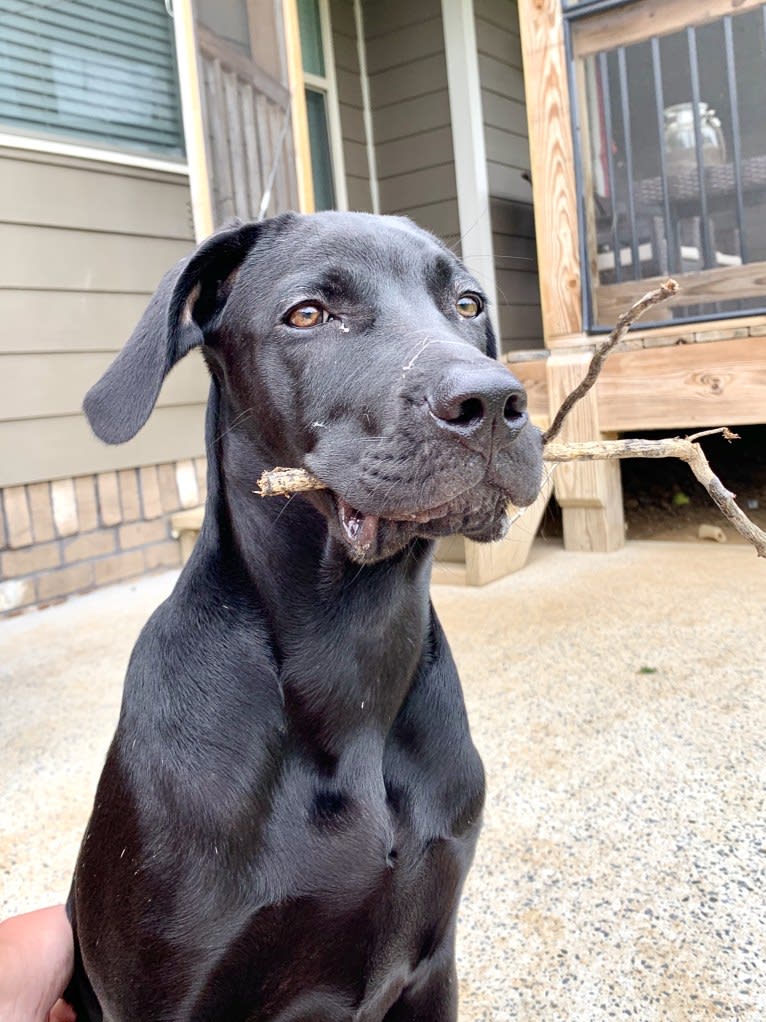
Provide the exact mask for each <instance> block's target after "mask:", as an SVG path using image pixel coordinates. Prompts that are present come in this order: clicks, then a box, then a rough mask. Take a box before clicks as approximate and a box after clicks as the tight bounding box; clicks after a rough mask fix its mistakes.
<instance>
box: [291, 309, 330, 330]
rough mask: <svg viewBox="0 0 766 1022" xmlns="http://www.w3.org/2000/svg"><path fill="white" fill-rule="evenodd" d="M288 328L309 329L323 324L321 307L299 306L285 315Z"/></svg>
mask: <svg viewBox="0 0 766 1022" xmlns="http://www.w3.org/2000/svg"><path fill="white" fill-rule="evenodd" d="M287 322H288V323H289V324H290V326H297V327H309V326H317V325H318V324H319V323H324V322H325V310H324V309H323V308H322V306H321V305H299V306H298V308H297V309H293V311H292V312H289V313H288V314H287Z"/></svg>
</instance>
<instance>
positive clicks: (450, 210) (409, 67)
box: [364, 0, 460, 244]
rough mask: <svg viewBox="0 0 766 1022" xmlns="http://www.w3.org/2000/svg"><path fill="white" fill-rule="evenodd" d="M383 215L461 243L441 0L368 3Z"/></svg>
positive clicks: (369, 63) (366, 23) (369, 54)
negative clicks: (411, 222)
mask: <svg viewBox="0 0 766 1022" xmlns="http://www.w3.org/2000/svg"><path fill="white" fill-rule="evenodd" d="M364 29H365V37H366V38H365V42H366V55H367V72H368V77H369V85H370V102H371V107H372V122H373V137H374V141H375V158H376V162H377V170H378V189H379V194H380V209H381V212H382V213H399V214H406V215H407V216H410V217H412V218H413V220H415V221H416V222H417V223H419V224H420V225H421V226H422V227H425V228H426V229H428V230H430V231H433V232H434V233H435V234H437V235H438V236H439V237H441V238H443V239H444V240H445V241H446V242H447V243H448V244H455V243H456V242H457V241H458V240H459V236H460V227H459V219H458V207H457V186H456V183H455V168H454V155H453V150H452V129H451V126H450V105H449V93H448V88H447V66H446V60H445V55H444V33H443V29H442V17H441V5H440V3H439V0H423V2H422V3H418V4H413V3H412V2H410V0H393V2H384V0H372V2H368V3H365V5H364Z"/></svg>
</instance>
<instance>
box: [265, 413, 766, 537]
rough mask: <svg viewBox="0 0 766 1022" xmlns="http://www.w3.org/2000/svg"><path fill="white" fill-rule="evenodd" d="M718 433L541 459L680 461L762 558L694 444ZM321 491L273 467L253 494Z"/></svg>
mask: <svg viewBox="0 0 766 1022" xmlns="http://www.w3.org/2000/svg"><path fill="white" fill-rule="evenodd" d="M713 434H719V435H721V436H723V437H724V438H725V439H726V440H738V439H739V437H738V436H737V434H736V433H732V432H731V430H730V429H727V427H726V426H721V427H719V428H718V429H707V430H705V431H704V432H702V433H696V434H694V435H693V436H690V437H685V438H684V437H672V438H669V439H667V440H592V441H588V442H587V443H568V444H562V443H555V442H554V443H549V444H546V445H545V447H544V448H543V459H544V460H545V461H548V462H554V463H558V462H564V461H602V460H612V459H615V458H680V459H681V460H682V461H685V462H686V463H687V465H688V466H689V468H690V469H691V470H692V472H693V473H694V475H695V477H696V478H697V480H698V481H699V482H700V483H701V484H702V485H703V486H704V487H705V489H706V490H707V492H708V493H709V494H710V497H711V499H712V500H713V502H714V503H715V504H716V506H717V507H718V509H719V510H720V511H721V514H723V516H724V517H725V518H726V519H728V521H729V522H731V524H732V525H733V526H734V528H735V529H736V530H737V532H738V533H739V534H740V536H742V537H743V538H744V539H746V540H747V541H748V543H751V544H752V545H753V546H754V547H755V550H756V553H757V554H758V556H759V557H766V532H764V531H763V530H762V529H759V528H758V526H757V525H756V524H755V523H754V522H752V521H751V520H750V519H749V518H748V517H747V515H746V514H745V513H744V511H742V509H741V508H740V507H738V505H737V503H736V501H735V499H734V497H735V495H734V494H733V493H731V492H730V491H729V490H727V489H726V487H725V486H724V485H723V483H722V482H721V480H720V479H719V478H718V476H717V475H716V474H715V473H714V472H713V470H712V469H711V467H710V464H709V462H708V460H707V458H706V457H705V454H704V451H703V450H702V448H701V447H700V445H699V443H698V442H697V441H698V440H699V439H700V438H701V437H703V436H711V435H713ZM324 488H325V485H324V483H322V482H321V481H320V480H319V479H317V478H316V477H315V476H312V475H311V474H310V473H308V472H305V471H304V470H303V469H300V468H275V469H272V470H271V471H270V472H264V473H263V475H262V476H261V478H260V479H259V480H258V489H257V490H256V491H255V492H256V493H258V494H260V496H262V497H274V496H279V495H280V494H281V495H286V494H288V493H300V492H305V491H306V490H322V489H324Z"/></svg>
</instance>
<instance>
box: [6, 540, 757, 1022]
mask: <svg viewBox="0 0 766 1022" xmlns="http://www.w3.org/2000/svg"><path fill="white" fill-rule="evenodd" d="M174 578H175V575H174V574H173V573H169V574H164V575H159V576H154V577H151V578H146V579H144V580H142V581H140V582H138V583H131V584H125V585H121V586H116V587H114V588H112V589H109V590H102V591H100V592H98V593H94V594H92V595H90V596H85V597H81V598H78V599H72V600H70V601H69V602H68V603H66V604H64V605H62V606H59V607H55V608H51V609H49V610H46V611H44V612H35V613H31V614H27V615H25V616H23V617H20V618H17V619H13V620H10V621H6V622H5V623H3V624H0V686H1V691H2V703H1V704H0V705H1V707H2V708H1V709H0V777H1V778H2V789H1V790H0V820H2V836H1V837H0V914H2V915H5V914H8V913H11V912H16V911H21V910H24V909H28V908H32V907H36V906H40V905H42V904H46V903H49V902H51V901H56V900H61V899H62V898H63V897H64V896H65V894H66V890H67V885H68V879H69V874H70V871H71V868H72V864H73V861H74V858H75V855H76V851H77V846H78V842H79V838H80V834H81V832H82V829H83V826H84V823H85V820H86V817H87V814H88V809H89V801H90V799H91V797H92V792H93V789H94V786H95V783H96V779H97V776H98V772H99V769H100V765H101V762H102V759H103V756H104V752H105V749H106V746H107V743H108V741H109V738H110V734H111V730H112V728H113V725H114V721H115V717H116V713H117V708H118V704H119V697H120V686H121V681H122V676H123V673H124V669H125V663H126V660H127V656H128V653H129V650H130V647H131V645H132V643H133V641H134V639H135V636H136V634H137V632H138V630H139V629H140V627H141V625H142V624H143V622H144V620H145V619H146V617H147V616H148V613H149V611H150V610H151V609H152V607H153V606H155V605H156V604H157V603H158V602H159V601H160V600H161V599H162V598H163V597H164V595H165V594H166V593H167V592H168V590H169V589H170V587H171V586H172V584H173V581H174ZM765 596H766V563H764V562H763V561H759V560H758V559H757V557H756V556H755V554H754V552H753V551H752V550H751V549H750V548H746V547H743V546H734V545H726V546H718V545H715V544H711V545H701V544H700V545H695V544H672V543H667V544H666V543H640V544H639V543H633V544H629V545H628V546H627V547H626V549H624V550H622V551H620V552H619V553H617V554H612V555H608V556H605V555H579V554H567V553H565V552H564V551H562V550H561V549H560V548H558V547H557V546H552V545H545V544H540V545H538V546H536V547H535V549H534V551H533V555H532V558H531V560H530V563H529V564H528V565H527V567H526V568H525V569H524V570H523V571H522V572H521V573H519V574H517V575H515V576H512V577H510V578H508V579H506V580H504V581H502V582H499V583H495V584H493V585H491V586H488V587H486V588H484V589H478V590H476V589H473V590H472V589H465V588H458V587H451V586H442V587H439V588H438V589H436V591H435V593H434V600H435V603H436V605H437V608H438V610H439V613H440V615H441V618H442V621H443V623H444V625H445V628H446V630H447V633H448V635H449V636H450V639H451V643H452V648H453V651H454V653H455V656H456V659H457V661H458V665H459V667H460V669H461V673H462V677H463V682H464V687H465V690H466V697H467V701H468V705H469V712H470V716H471V720H472V725H473V730H474V735H475V739H476V742H477V744H478V746H479V747H480V749H481V751H482V753H483V755H484V759H485V764H486V767H487V774H488V779H489V798H488V805H487V812H486V824H485V829H484V833H483V836H482V840H481V842H480V846H479V854H478V858H477V862H476V865H475V867H474V870H473V872H472V874H471V876H470V879H469V882H468V885H467V888H466V892H465V898H464V902H463V909H462V925H461V930H460V952H459V953H460V975H461V986H462V1002H461V1003H462V1008H461V1019H462V1020H463V1022H505V1020H523V1022H597V1020H598V1022H600V1020H602V1019H611V1018H617V1019H623V1018H631V1019H636V1020H641V1022H665V1020H672V1022H675V1020H679V1022H680V1020H683V1022H707V1020H712V1019H726V1020H731V1022H735V1020H736V1022H762V1020H763V1019H764V1018H766V599H765V598H764V597H765Z"/></svg>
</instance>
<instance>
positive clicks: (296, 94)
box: [282, 0, 315, 213]
mask: <svg viewBox="0 0 766 1022" xmlns="http://www.w3.org/2000/svg"><path fill="white" fill-rule="evenodd" d="M282 10H283V13H284V25H285V48H286V50H287V76H288V79H289V82H290V103H291V109H292V129H293V143H294V145H295V169H296V172H297V175H298V205H299V206H300V212H301V213H313V212H314V208H315V206H314V180H313V178H312V176H311V149H310V147H309V122H308V116H307V114H306V94H305V92H304V89H303V59H302V57H301V36H300V30H299V27H298V8H297V7H296V2H295V0H284V2H283V7H282Z"/></svg>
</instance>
